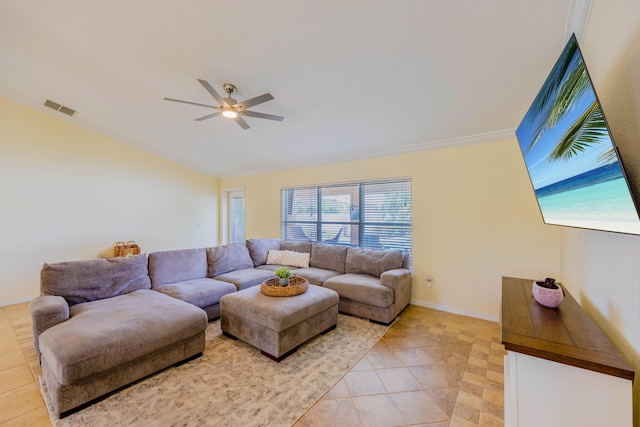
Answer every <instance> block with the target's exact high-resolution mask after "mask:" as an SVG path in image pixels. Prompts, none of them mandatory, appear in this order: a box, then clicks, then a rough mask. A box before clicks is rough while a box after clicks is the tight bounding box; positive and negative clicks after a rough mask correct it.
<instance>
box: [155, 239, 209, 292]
mask: <svg viewBox="0 0 640 427" xmlns="http://www.w3.org/2000/svg"><path fill="white" fill-rule="evenodd" d="M207 268H208V264H207V250H206V249H205V248H200V249H180V250H175V251H164V252H152V253H150V254H149V277H150V278H151V285H152V286H156V285H164V284H167V283H177V282H182V281H183V280H192V279H201V278H203V277H207Z"/></svg>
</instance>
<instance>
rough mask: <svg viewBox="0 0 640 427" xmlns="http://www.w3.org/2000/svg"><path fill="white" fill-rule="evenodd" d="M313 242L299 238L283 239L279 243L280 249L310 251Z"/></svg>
mask: <svg viewBox="0 0 640 427" xmlns="http://www.w3.org/2000/svg"><path fill="white" fill-rule="evenodd" d="M313 243H314V242H309V241H301V240H283V241H282V243H280V250H283V251H293V252H306V253H308V254H310V253H311V248H312V247H313Z"/></svg>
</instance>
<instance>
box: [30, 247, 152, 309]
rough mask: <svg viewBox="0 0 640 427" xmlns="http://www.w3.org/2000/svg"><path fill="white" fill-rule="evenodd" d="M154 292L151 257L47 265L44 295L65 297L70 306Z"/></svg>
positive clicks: (43, 273)
mask: <svg viewBox="0 0 640 427" xmlns="http://www.w3.org/2000/svg"><path fill="white" fill-rule="evenodd" d="M139 289H151V280H150V279H149V271H148V269H147V255H146V254H141V255H134V256H131V257H117V258H100V259H91V260H85V261H67V262H58V263H54V264H44V265H43V266H42V270H41V271H40V292H41V294H42V295H57V296H61V297H63V298H64V299H65V300H66V301H67V303H68V304H69V305H74V304H80V303H83V302H89V301H95V300H99V299H104V298H111V297H115V296H117V295H122V294H126V293H129V292H133V291H137V290H139Z"/></svg>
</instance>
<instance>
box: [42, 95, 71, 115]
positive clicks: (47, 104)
mask: <svg viewBox="0 0 640 427" xmlns="http://www.w3.org/2000/svg"><path fill="white" fill-rule="evenodd" d="M44 106H45V107H49V108H53V109H54V110H56V111H59V112H61V113H64V114H66V115H67V116H73V115H74V114H75V112H76V110H72V109H71V108H69V107H65V106H64V105H60V104H58V103H57V102H53V101H52V100H50V99H47V100H46V101H45V102H44Z"/></svg>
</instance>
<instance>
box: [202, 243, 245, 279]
mask: <svg viewBox="0 0 640 427" xmlns="http://www.w3.org/2000/svg"><path fill="white" fill-rule="evenodd" d="M207 262H208V263H209V277H216V276H219V275H221V274H225V273H229V272H230V271H236V270H244V269H245V268H253V261H252V260H251V255H250V254H249V249H247V247H246V246H245V244H244V243H230V244H228V245H224V246H216V247H214V248H207Z"/></svg>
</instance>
